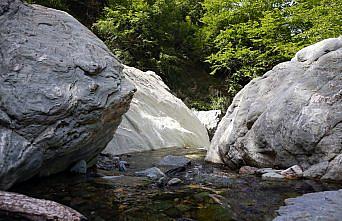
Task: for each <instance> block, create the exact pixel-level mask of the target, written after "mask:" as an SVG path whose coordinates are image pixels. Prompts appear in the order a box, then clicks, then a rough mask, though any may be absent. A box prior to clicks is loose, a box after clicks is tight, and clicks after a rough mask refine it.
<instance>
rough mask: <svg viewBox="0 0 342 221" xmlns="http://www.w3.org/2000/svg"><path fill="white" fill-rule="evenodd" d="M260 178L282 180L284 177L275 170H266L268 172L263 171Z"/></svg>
mask: <svg viewBox="0 0 342 221" xmlns="http://www.w3.org/2000/svg"><path fill="white" fill-rule="evenodd" d="M261 178H262V179H263V180H283V179H285V177H284V176H283V175H281V174H279V173H275V172H268V173H264V174H263V175H262V176H261Z"/></svg>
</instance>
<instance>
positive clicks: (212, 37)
mask: <svg viewBox="0 0 342 221" xmlns="http://www.w3.org/2000/svg"><path fill="white" fill-rule="evenodd" d="M341 6H342V3H341V2H340V1H328V0H238V1H237V0H205V1H204V3H203V7H204V9H205V14H204V16H203V18H202V22H203V23H204V25H203V27H202V28H201V30H200V32H199V34H198V36H199V38H200V39H204V43H203V44H202V49H203V51H205V53H206V54H207V55H208V56H207V62H209V63H210V64H211V67H212V74H216V75H219V76H224V77H225V78H226V80H227V83H228V85H229V92H230V94H231V95H234V94H235V93H236V92H237V91H238V90H240V89H241V87H242V86H244V85H245V84H246V83H247V82H249V80H250V79H252V78H254V77H256V76H260V75H262V74H264V73H265V72H266V71H268V70H270V69H271V68H272V67H273V66H275V65H276V64H278V63H280V62H283V61H286V60H289V59H290V58H291V57H293V55H294V54H295V52H296V51H298V50H300V49H301V48H303V47H304V46H306V45H309V44H312V43H315V42H317V41H319V40H322V39H325V38H329V37H337V36H339V35H340V34H341V30H340V28H341V25H342V24H341V22H342V17H341V11H342V7H341Z"/></svg>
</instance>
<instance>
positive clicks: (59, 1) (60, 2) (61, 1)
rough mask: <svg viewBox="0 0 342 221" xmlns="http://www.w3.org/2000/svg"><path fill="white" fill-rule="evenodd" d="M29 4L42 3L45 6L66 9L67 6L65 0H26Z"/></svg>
mask: <svg viewBox="0 0 342 221" xmlns="http://www.w3.org/2000/svg"><path fill="white" fill-rule="evenodd" d="M27 2H28V3H30V4H38V5H44V6H46V7H50V8H55V9H60V10H64V11H67V10H68V6H67V4H66V1H65V0H27Z"/></svg>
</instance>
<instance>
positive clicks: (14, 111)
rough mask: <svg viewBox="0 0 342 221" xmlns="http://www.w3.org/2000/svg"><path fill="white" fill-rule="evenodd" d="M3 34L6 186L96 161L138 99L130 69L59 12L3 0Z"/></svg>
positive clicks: (0, 114) (1, 183) (0, 89)
mask: <svg viewBox="0 0 342 221" xmlns="http://www.w3.org/2000/svg"><path fill="white" fill-rule="evenodd" d="M0 33H1V34H0V35H1V37H0V38H1V40H0V48H1V53H0V54H1V55H0V73H1V78H0V97H1V99H0V100H1V101H0V137H1V138H2V139H1V140H0V189H8V188H10V187H11V186H12V185H13V184H14V183H17V182H21V181H25V180H27V179H29V178H31V177H33V176H47V175H51V174H55V173H58V172H61V171H64V170H66V169H69V168H70V167H71V166H72V165H74V164H75V163H77V162H79V161H80V160H85V161H86V162H90V161H92V160H93V159H94V158H95V157H96V155H97V154H99V153H100V152H101V151H102V150H103V149H104V148H105V147H106V145H107V143H108V142H109V141H110V140H111V139H112V137H113V134H114V132H115V130H116V128H117V127H118V125H119V124H120V122H121V116H122V115H123V114H124V113H125V112H126V111H127V110H128V108H129V103H130V101H131V99H132V97H133V93H134V90H135V88H134V86H133V84H131V83H130V82H128V81H127V80H126V79H125V78H124V76H123V74H122V70H123V65H122V64H121V63H120V62H119V60H118V59H117V58H116V57H114V56H113V54H112V53H111V52H110V51H109V50H108V48H107V47H106V45H105V44H104V43H103V42H102V41H101V40H100V39H99V38H97V37H96V36H95V35H94V34H93V33H92V32H91V31H90V30H88V29H87V28H86V27H84V26H83V25H82V24H80V23H79V22H78V21H77V20H76V19H74V18H73V17H72V16H70V15H69V14H67V13H65V12H62V11H59V10H54V9H49V8H46V7H43V6H38V5H27V4H24V3H23V2H22V1H20V0H2V1H1V4H0ZM88 166H91V165H88Z"/></svg>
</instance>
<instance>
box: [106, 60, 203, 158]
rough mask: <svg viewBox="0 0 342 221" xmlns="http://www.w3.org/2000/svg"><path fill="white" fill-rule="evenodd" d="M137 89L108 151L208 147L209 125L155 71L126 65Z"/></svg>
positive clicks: (121, 151) (116, 152)
mask: <svg viewBox="0 0 342 221" xmlns="http://www.w3.org/2000/svg"><path fill="white" fill-rule="evenodd" d="M124 73H125V76H126V78H127V79H128V80H130V81H131V82H132V83H133V84H134V85H135V86H136V88H137V92H136V93H135V95H134V98H133V101H132V103H131V107H130V109H129V111H128V112H127V113H126V114H125V115H124V117H123V120H122V123H121V124H120V126H119V128H118V129H117V131H116V133H115V135H114V138H113V139H112V140H111V142H109V143H108V145H107V148H106V149H105V151H104V153H111V154H123V153H130V152H138V151H144V150H153V149H160V148H170V147H193V148H208V147H209V145H210V143H209V137H208V133H207V130H206V128H205V127H204V126H203V125H202V124H201V122H200V120H199V119H198V118H197V117H196V116H195V115H194V114H193V113H192V111H191V110H190V109H189V108H188V107H187V106H186V105H185V104H184V103H183V102H182V101H181V100H180V99H178V98H177V97H175V96H174V95H172V94H171V93H170V89H169V88H168V87H167V86H166V85H165V83H164V82H163V81H162V79H161V78H160V77H159V76H158V75H156V74H155V73H154V72H152V71H147V72H143V71H140V70H138V69H136V68H132V67H128V66H125V68H124Z"/></svg>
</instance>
